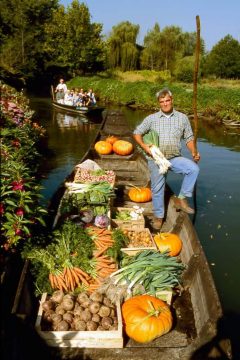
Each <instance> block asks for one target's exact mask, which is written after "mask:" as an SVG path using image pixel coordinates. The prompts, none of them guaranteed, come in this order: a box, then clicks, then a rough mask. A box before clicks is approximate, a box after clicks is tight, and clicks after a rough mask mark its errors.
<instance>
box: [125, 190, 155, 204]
mask: <svg viewBox="0 0 240 360" xmlns="http://www.w3.org/2000/svg"><path fill="white" fill-rule="evenodd" d="M128 196H129V198H130V200H132V201H134V202H137V203H143V202H148V201H150V200H152V192H151V190H150V189H149V188H145V187H143V188H135V187H134V188H132V189H130V190H129V192H128Z"/></svg>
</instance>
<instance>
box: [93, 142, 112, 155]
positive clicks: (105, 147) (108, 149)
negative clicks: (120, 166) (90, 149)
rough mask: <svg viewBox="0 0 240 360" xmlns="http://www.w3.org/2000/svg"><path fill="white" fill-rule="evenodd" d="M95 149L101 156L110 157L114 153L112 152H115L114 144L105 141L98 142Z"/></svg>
mask: <svg viewBox="0 0 240 360" xmlns="http://www.w3.org/2000/svg"><path fill="white" fill-rule="evenodd" d="M94 149H95V150H96V152H97V153H98V154H101V155H109V154H111V153H112V150H113V148H112V144H110V143H109V142H107V141H104V140H101V141H97V142H96V144H95V146H94Z"/></svg>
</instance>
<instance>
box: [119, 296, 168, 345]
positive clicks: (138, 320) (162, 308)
mask: <svg viewBox="0 0 240 360" xmlns="http://www.w3.org/2000/svg"><path fill="white" fill-rule="evenodd" d="M122 315H123V320H124V326H125V331H126V334H127V335H128V336H129V337H130V338H131V339H134V340H135V341H137V342H140V343H147V342H150V341H152V340H154V339H156V338H157V337H159V336H161V335H163V334H166V333H167V332H169V331H170V329H171V327H172V322H173V319H172V314H171V311H170V309H169V306H168V305H167V304H166V303H165V302H164V301H162V300H160V299H158V298H156V297H154V296H150V295H138V296H134V297H132V298H130V299H128V300H126V301H125V302H124V303H123V305H122Z"/></svg>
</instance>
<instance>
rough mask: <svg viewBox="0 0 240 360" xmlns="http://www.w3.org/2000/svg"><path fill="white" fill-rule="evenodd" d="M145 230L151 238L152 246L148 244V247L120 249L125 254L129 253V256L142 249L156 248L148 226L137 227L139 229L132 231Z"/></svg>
mask: <svg viewBox="0 0 240 360" xmlns="http://www.w3.org/2000/svg"><path fill="white" fill-rule="evenodd" d="M143 230H144V231H146V232H147V233H148V234H149V236H150V238H151V240H152V246H149V247H126V248H122V249H121V251H122V252H123V253H124V254H127V255H129V256H134V255H136V254H137V253H138V252H140V251H144V250H157V246H156V244H155V242H154V240H153V237H152V235H151V233H150V231H149V229H148V228H144V229H139V230H133V231H136V232H140V231H143Z"/></svg>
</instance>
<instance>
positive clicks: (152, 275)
mask: <svg viewBox="0 0 240 360" xmlns="http://www.w3.org/2000/svg"><path fill="white" fill-rule="evenodd" d="M184 268H185V266H184V264H183V263H182V262H180V261H179V260H178V259H177V258H176V257H171V256H169V255H168V254H167V253H159V252H158V251H156V250H143V251H141V252H139V253H137V254H136V255H135V256H126V257H124V258H123V260H122V261H121V268H120V269H119V270H117V271H116V272H114V273H113V274H111V275H110V281H109V283H108V284H107V285H106V287H105V292H106V294H108V296H110V294H109V293H108V289H109V291H110V292H111V293H113V292H114V290H115V294H114V296H117V295H118V293H120V294H121V297H122V298H127V297H129V294H131V295H136V293H138V294H149V295H152V296H156V294H157V293H158V292H159V291H161V290H169V289H172V288H174V287H176V286H178V285H179V284H180V280H181V275H182V272H183V270H184ZM113 299H114V298H112V300H113Z"/></svg>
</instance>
